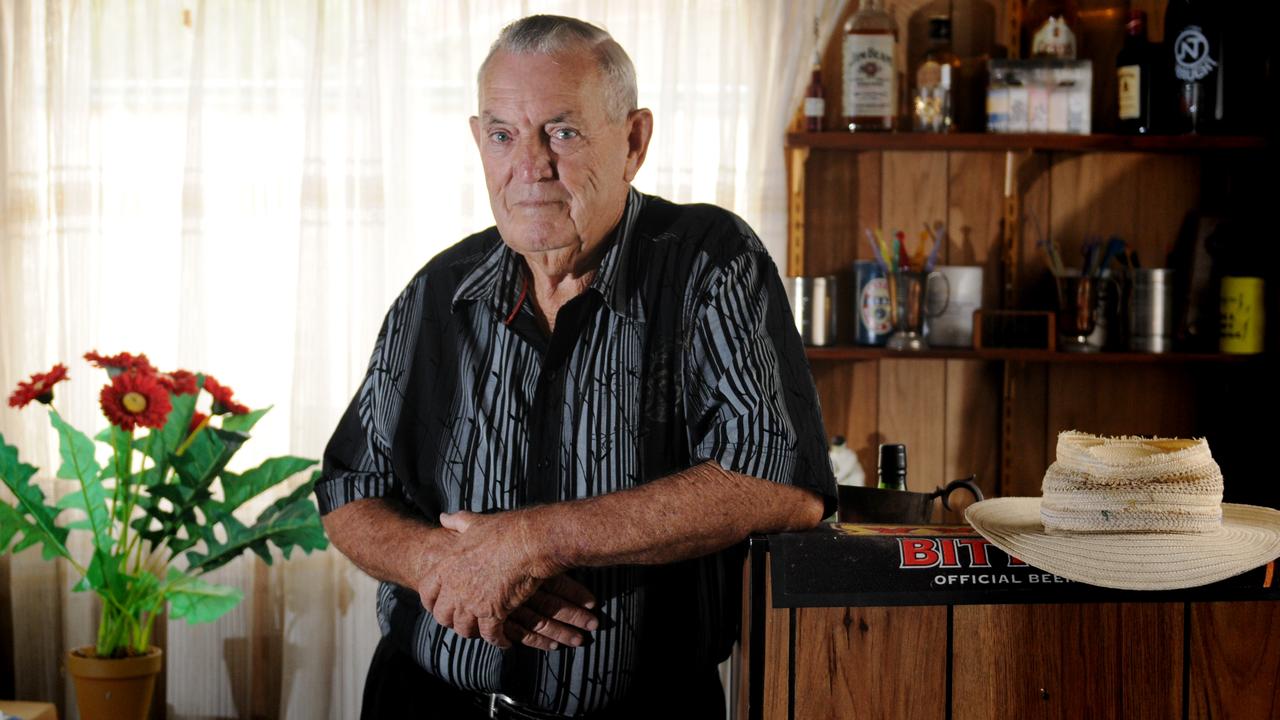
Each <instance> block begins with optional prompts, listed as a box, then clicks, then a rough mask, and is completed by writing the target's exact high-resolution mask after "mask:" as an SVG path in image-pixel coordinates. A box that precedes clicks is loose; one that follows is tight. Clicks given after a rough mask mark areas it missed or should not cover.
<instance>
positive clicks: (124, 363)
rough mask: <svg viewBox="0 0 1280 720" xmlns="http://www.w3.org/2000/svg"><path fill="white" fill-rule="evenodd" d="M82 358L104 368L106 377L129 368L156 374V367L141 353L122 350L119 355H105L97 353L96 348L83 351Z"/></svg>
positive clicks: (147, 373)
mask: <svg viewBox="0 0 1280 720" xmlns="http://www.w3.org/2000/svg"><path fill="white" fill-rule="evenodd" d="M84 359H85V360H88V361H89V362H91V363H93V364H94V365H97V366H98V367H100V368H102V369H103V370H106V371H107V376H108V377H115V376H117V375H119V374H120V373H122V372H127V371H129V370H134V371H137V372H139V373H142V374H143V375H155V374H156V369H155V368H154V367H152V365H151V361H149V360H147V356H146V355H143V354H138V355H137V356H134V355H130V354H129V353H127V352H122V353H120V354H119V355H111V356H109V357H107V356H103V355H99V354H98V352H97V351H96V350H93V351H90V352H87V353H85V354H84Z"/></svg>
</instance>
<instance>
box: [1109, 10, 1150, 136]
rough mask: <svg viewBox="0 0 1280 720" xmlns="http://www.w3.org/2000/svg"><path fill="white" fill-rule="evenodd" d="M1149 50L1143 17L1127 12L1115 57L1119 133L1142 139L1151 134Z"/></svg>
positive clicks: (1138, 12)
mask: <svg viewBox="0 0 1280 720" xmlns="http://www.w3.org/2000/svg"><path fill="white" fill-rule="evenodd" d="M1154 82H1155V78H1153V77H1152V74H1151V47H1150V45H1149V44H1148V43H1147V14H1146V13H1145V12H1143V11H1141V10H1132V11H1130V12H1129V22H1128V23H1127V24H1126V25H1125V38H1124V47H1123V48H1121V49H1120V54H1119V55H1117V56H1116V87H1117V89H1118V94H1119V99H1120V106H1119V119H1120V124H1119V126H1118V127H1119V129H1120V132H1122V133H1129V134H1136V135H1145V134H1147V133H1149V132H1151V89H1152V85H1154Z"/></svg>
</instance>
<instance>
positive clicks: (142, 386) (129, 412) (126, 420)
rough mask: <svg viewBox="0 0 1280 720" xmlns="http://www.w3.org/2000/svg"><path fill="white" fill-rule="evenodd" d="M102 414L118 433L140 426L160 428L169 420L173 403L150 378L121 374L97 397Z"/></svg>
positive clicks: (104, 387)
mask: <svg viewBox="0 0 1280 720" xmlns="http://www.w3.org/2000/svg"><path fill="white" fill-rule="evenodd" d="M99 402H100V403H101V405H102V414H103V415H106V416H107V419H108V420H110V421H111V424H112V425H115V426H117V427H119V428H120V429H122V430H133V429H134V428H135V427H138V426H139V425H141V426H143V427H151V428H161V427H164V423H165V420H166V419H168V417H169V411H170V410H172V409H173V404H172V403H170V402H169V393H167V392H165V389H164V388H163V387H161V385H160V381H158V380H156V377H155V376H154V375H147V374H145V373H140V372H122V373H120V374H119V375H116V376H115V377H114V378H112V379H111V384H109V385H104V386H103V388H102V394H101V396H99Z"/></svg>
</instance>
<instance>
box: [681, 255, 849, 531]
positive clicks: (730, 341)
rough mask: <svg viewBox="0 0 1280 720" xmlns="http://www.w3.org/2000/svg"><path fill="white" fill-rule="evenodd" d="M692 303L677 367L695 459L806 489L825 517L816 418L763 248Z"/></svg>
mask: <svg viewBox="0 0 1280 720" xmlns="http://www.w3.org/2000/svg"><path fill="white" fill-rule="evenodd" d="M699 302H700V306H699V307H697V308H696V309H695V312H694V314H693V318H694V321H693V324H692V327H691V334H690V337H689V340H688V342H687V344H686V346H685V347H686V350H685V353H686V354H685V362H684V373H685V411H686V415H687V417H688V420H689V427H690V433H691V435H690V439H689V440H690V445H689V446H690V448H691V450H692V454H693V460H694V461H695V462H703V461H706V460H715V461H716V462H718V463H719V464H720V466H721V467H723V468H725V469H727V470H732V471H734V472H739V473H742V474H744V475H750V476H752V477H757V478H761V479H764V480H770V481H773V482H777V483H783V484H787V485H794V486H797V487H803V488H807V489H809V490H812V491H814V492H816V493H818V494H819V495H820V496H822V498H823V503H824V505H825V513H824V516H829V515H831V514H832V513H833V512H835V508H836V487H835V477H834V475H833V474H832V472H831V465H830V461H829V460H828V456H827V450H826V447H827V444H826V432H825V430H824V429H823V425H822V411H821V409H820V407H819V405H818V394H817V390H816V388H815V387H814V384H813V377H812V375H811V374H810V372H809V365H808V361H807V360H806V358H805V355H804V347H803V345H802V344H801V343H800V337H799V334H798V333H797V332H796V328H795V325H794V324H793V322H792V320H791V317H790V311H789V306H788V303H787V299H786V295H785V292H784V290H783V287H782V282H781V280H780V278H779V277H778V272H777V270H776V268H775V266H774V264H773V261H772V260H770V259H769V256H768V255H767V254H766V253H765V252H764V251H763V249H759V250H749V251H746V252H743V253H741V254H740V255H737V256H736V257H734V258H733V259H731V260H729V261H728V262H727V263H726V264H725V265H723V266H722V267H721V268H720V269H719V270H717V271H715V275H714V276H713V277H712V278H711V280H710V282H709V283H708V286H707V289H706V290H705V291H704V292H703V293H701V300H700V301H699Z"/></svg>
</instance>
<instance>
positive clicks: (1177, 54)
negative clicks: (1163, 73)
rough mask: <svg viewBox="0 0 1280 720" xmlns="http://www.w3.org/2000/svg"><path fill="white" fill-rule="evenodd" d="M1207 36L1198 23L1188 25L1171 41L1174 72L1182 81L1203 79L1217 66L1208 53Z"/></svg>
mask: <svg viewBox="0 0 1280 720" xmlns="http://www.w3.org/2000/svg"><path fill="white" fill-rule="evenodd" d="M1209 50H1210V47H1209V38H1207V37H1205V34H1204V31H1203V30H1201V29H1200V26H1199V25H1188V26H1187V27H1185V28H1184V29H1183V30H1182V32H1180V33H1178V38H1177V39H1176V40H1174V41H1173V60H1174V64H1175V67H1174V74H1176V75H1177V76H1178V79H1179V80H1181V81H1183V82H1198V81H1200V80H1203V79H1205V77H1206V76H1208V74H1209V73H1211V72H1213V69H1214V68H1216V67H1217V66H1218V63H1217V62H1215V61H1214V59H1213V58H1212V57H1210V54H1209Z"/></svg>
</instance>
